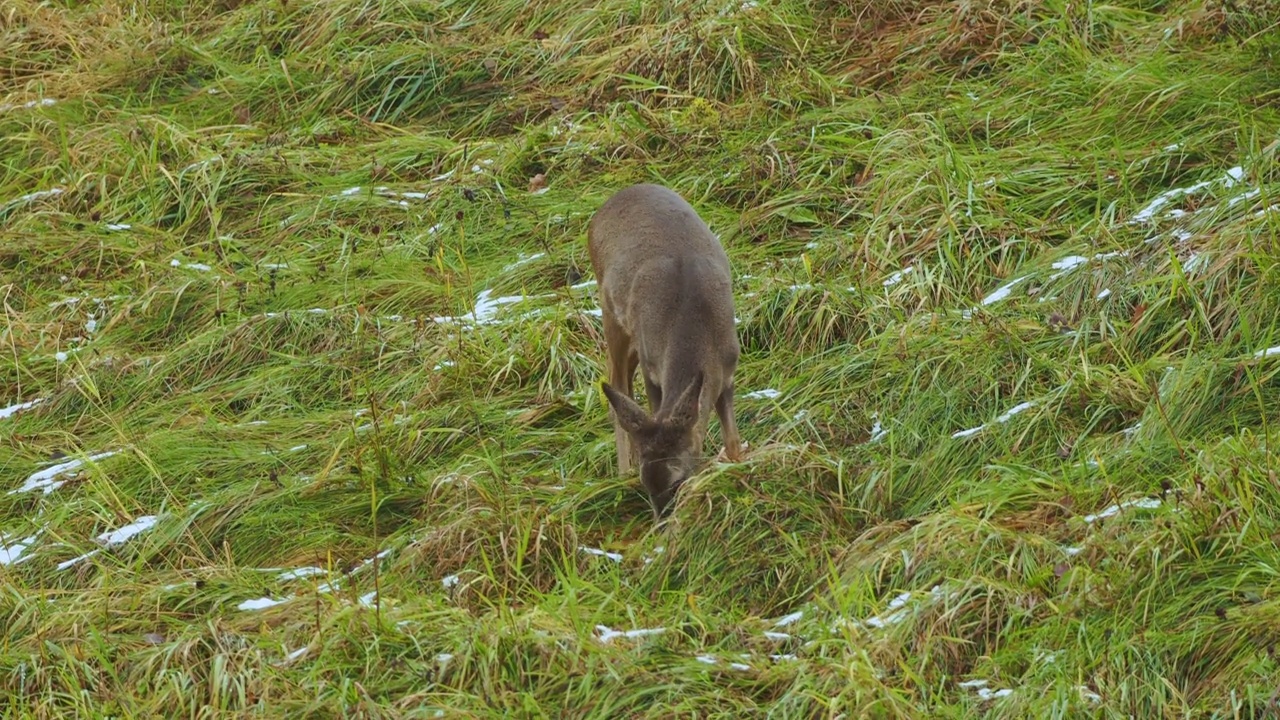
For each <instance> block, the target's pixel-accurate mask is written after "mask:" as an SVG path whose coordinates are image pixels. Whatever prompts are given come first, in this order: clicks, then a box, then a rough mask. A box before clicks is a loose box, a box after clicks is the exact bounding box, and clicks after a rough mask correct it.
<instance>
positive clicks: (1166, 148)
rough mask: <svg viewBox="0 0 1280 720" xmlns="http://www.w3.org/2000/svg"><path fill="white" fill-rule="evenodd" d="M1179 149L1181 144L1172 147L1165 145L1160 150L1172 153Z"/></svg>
mask: <svg viewBox="0 0 1280 720" xmlns="http://www.w3.org/2000/svg"><path fill="white" fill-rule="evenodd" d="M1181 148H1182V143H1173V144H1172V145H1165V146H1164V147H1162V148H1160V149H1161V150H1162V151H1164V152H1173V151H1174V150H1179V149H1181Z"/></svg>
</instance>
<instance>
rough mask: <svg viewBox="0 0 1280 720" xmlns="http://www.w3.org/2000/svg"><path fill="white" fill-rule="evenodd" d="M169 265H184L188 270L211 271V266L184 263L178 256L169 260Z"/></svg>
mask: <svg viewBox="0 0 1280 720" xmlns="http://www.w3.org/2000/svg"><path fill="white" fill-rule="evenodd" d="M169 265H170V266H171V267H185V268H187V269H188V270H199V271H200V272H211V271H212V270H213V268H212V267H210V266H208V265H205V264H204V263H184V262H182V261H181V260H179V259H178V258H174V259H172V260H170V261H169Z"/></svg>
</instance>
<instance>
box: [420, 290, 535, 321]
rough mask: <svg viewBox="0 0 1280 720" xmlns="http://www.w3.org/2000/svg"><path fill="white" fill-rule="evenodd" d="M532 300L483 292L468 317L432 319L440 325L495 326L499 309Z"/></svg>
mask: <svg viewBox="0 0 1280 720" xmlns="http://www.w3.org/2000/svg"><path fill="white" fill-rule="evenodd" d="M528 299H530V298H529V297H528V296H525V295H506V296H502V297H493V291H492V290H481V291H480V294H479V295H477V296H476V305H475V309H474V310H472V311H471V312H469V313H467V314H466V315H461V316H437V317H434V318H432V320H434V321H435V322H436V323H439V324H442V325H444V324H449V325H452V324H459V325H463V326H470V325H493V324H495V323H497V320H496V316H497V314H498V308H500V307H502V306H503V305H510V304H512V303H518V302H522V301H524V300H528Z"/></svg>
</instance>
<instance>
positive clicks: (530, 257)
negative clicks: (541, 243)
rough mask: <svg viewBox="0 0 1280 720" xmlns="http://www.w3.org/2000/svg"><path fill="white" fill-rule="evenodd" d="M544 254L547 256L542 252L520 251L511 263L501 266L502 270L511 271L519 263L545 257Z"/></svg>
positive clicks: (519, 264)
mask: <svg viewBox="0 0 1280 720" xmlns="http://www.w3.org/2000/svg"><path fill="white" fill-rule="evenodd" d="M546 256H547V254H546V253H544V252H536V253H534V254H532V255H525V254H523V253H522V254H521V255H520V256H519V257H518V258H516V261H515V262H513V263H511V264H509V265H507V266H506V267H504V268H502V272H511V271H512V270H515V269H516V268H518V267H520V266H521V265H528V264H529V263H531V262H533V261H534V260H537V259H538V258H542V257H546Z"/></svg>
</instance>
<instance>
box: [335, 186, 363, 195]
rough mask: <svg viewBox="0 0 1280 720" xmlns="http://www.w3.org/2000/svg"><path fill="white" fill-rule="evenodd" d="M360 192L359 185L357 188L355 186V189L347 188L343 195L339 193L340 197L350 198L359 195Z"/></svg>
mask: <svg viewBox="0 0 1280 720" xmlns="http://www.w3.org/2000/svg"><path fill="white" fill-rule="evenodd" d="M358 192H360V186H359V185H357V186H355V187H349V188H347V189H346V190H343V191H342V192H341V193H339V195H348V196H350V195H355V194H356V193H358Z"/></svg>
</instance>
